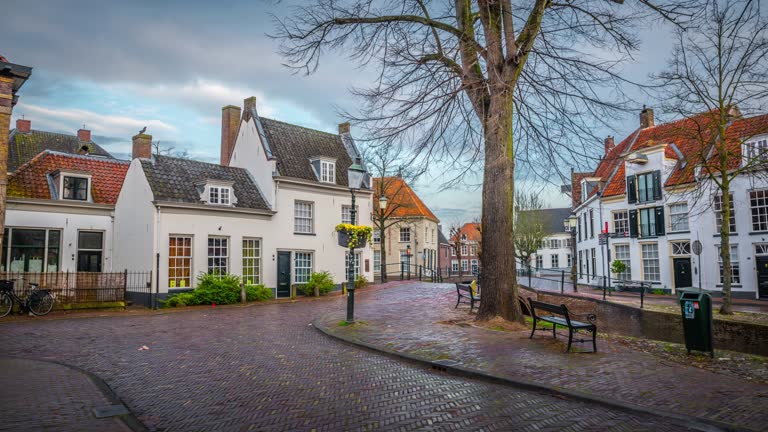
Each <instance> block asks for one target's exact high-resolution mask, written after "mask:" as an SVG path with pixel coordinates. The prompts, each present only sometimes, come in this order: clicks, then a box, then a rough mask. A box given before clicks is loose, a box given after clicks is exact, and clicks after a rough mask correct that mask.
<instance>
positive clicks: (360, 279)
mask: <svg viewBox="0 0 768 432" xmlns="http://www.w3.org/2000/svg"><path fill="white" fill-rule="evenodd" d="M367 286H368V279H366V278H365V276H363V275H357V277H356V278H355V289H360V288H365V287H367Z"/></svg>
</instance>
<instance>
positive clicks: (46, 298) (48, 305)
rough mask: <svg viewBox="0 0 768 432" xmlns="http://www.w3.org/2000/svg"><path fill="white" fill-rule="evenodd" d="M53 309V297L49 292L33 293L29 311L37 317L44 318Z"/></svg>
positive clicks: (30, 298)
mask: <svg viewBox="0 0 768 432" xmlns="http://www.w3.org/2000/svg"><path fill="white" fill-rule="evenodd" d="M51 309H53V296H52V295H51V293H49V292H47V291H36V292H33V293H32V295H31V296H30V297H29V311H30V312H32V314H34V315H37V316H43V315H46V314H48V312H50V311H51Z"/></svg>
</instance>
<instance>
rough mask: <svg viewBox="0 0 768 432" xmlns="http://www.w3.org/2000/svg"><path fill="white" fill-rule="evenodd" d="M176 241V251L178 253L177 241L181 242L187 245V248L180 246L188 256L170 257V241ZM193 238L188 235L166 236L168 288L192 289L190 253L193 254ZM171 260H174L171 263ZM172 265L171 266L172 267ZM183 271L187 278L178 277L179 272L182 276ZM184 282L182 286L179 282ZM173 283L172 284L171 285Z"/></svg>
mask: <svg viewBox="0 0 768 432" xmlns="http://www.w3.org/2000/svg"><path fill="white" fill-rule="evenodd" d="M172 239H173V240H176V246H175V248H176V251H177V253H178V251H179V244H178V241H179V240H182V241H184V242H187V241H188V243H189V246H188V247H187V246H186V245H182V247H181V248H182V249H189V251H188V253H189V254H188V255H178V254H177V255H173V256H171V243H173V242H172V241H171V240H172ZM193 242H194V237H193V236H192V235H189V234H170V235H169V236H168V279H167V282H168V288H192V253H193V252H194V243H193ZM171 260H174V262H173V263H171ZM172 264H173V265H172ZM184 270H187V274H188V276H187V277H183V276H179V272H181V273H182V274H183V272H184ZM182 280H183V281H184V284H182V283H181V281H182ZM171 281H173V283H171Z"/></svg>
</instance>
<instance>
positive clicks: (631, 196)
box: [627, 176, 637, 204]
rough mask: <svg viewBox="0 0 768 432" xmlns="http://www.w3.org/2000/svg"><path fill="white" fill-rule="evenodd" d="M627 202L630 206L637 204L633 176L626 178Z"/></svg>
mask: <svg viewBox="0 0 768 432" xmlns="http://www.w3.org/2000/svg"><path fill="white" fill-rule="evenodd" d="M627 202H629V203H630V204H634V203H636V202H637V187H636V186H635V176H627Z"/></svg>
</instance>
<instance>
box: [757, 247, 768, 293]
mask: <svg viewBox="0 0 768 432" xmlns="http://www.w3.org/2000/svg"><path fill="white" fill-rule="evenodd" d="M755 261H756V264H757V293H758V295H759V296H760V298H768V257H763V256H759V257H755Z"/></svg>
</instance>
